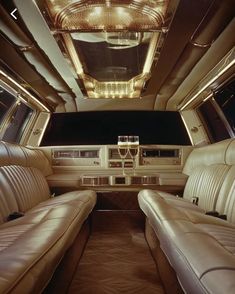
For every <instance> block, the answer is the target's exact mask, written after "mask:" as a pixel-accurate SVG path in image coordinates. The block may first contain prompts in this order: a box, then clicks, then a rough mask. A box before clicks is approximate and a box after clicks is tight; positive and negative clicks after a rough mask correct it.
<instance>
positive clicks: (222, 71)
mask: <svg viewBox="0 0 235 294" xmlns="http://www.w3.org/2000/svg"><path fill="white" fill-rule="evenodd" d="M225 61H226V60H225ZM234 64H235V59H233V60H232V61H231V62H230V63H229V64H228V65H226V66H225V67H224V68H223V69H222V70H221V71H220V72H219V73H218V74H217V75H215V76H214V77H213V78H212V79H211V80H209V82H207V83H206V84H205V85H204V86H203V87H202V88H201V90H199V91H198V92H197V93H196V94H195V95H194V96H193V97H192V98H191V99H190V100H189V101H188V102H187V103H186V104H185V105H184V106H182V107H181V108H180V110H184V109H185V108H186V107H187V106H188V105H189V104H190V103H191V102H192V101H193V100H194V99H195V98H196V97H198V96H199V95H200V94H201V93H202V92H203V91H204V90H205V89H206V88H207V87H208V86H210V85H211V84H212V83H214V82H215V81H216V80H217V79H218V78H219V77H220V76H222V75H223V73H225V72H226V71H227V70H228V69H229V68H230V67H232V66H233V65H234Z"/></svg>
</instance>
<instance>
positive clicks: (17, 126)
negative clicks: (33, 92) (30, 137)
mask: <svg viewBox="0 0 235 294" xmlns="http://www.w3.org/2000/svg"><path fill="white" fill-rule="evenodd" d="M33 113H34V110H33V109H32V108H30V107H29V106H27V105H26V104H25V103H23V102H21V101H20V100H19V99H17V98H16V97H15V96H14V95H13V94H11V93H10V92H8V91H7V90H5V89H4V88H3V87H1V86H0V126H1V132H2V135H1V139H2V140H4V141H7V142H10V143H19V142H20V140H21V137H22V135H23V133H24V131H25V128H26V126H27V124H28V123H29V121H30V118H31V116H32V114H33Z"/></svg>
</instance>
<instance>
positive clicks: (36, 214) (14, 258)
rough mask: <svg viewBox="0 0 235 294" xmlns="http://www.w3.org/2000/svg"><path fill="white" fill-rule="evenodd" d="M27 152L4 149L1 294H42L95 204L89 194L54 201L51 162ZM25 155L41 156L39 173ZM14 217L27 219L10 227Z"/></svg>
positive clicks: (0, 174)
mask: <svg viewBox="0 0 235 294" xmlns="http://www.w3.org/2000/svg"><path fill="white" fill-rule="evenodd" d="M27 149H28V148H25V147H20V146H14V145H12V144H6V143H1V144H0V162H1V165H2V166H1V167H0V293H40V292H42V290H43V289H44V288H45V286H46V285H47V283H48V281H49V280H50V278H51V277H52V275H53V273H54V271H55V269H56V267H57V265H58V264H59V262H60V260H61V259H62V257H63V256H64V254H65V252H66V250H67V249H68V248H69V247H70V246H71V244H72V243H73V241H74V239H75V238H76V236H77V235H78V233H79V231H80V228H81V226H82V225H83V223H84V221H85V220H86V219H87V217H88V216H89V214H90V212H91V211H92V209H93V207H94V205H95V203H96V193H95V192H94V191H89V190H86V191H74V192H69V193H65V194H63V195H61V196H58V197H51V195H50V190H49V187H48V184H47V182H46V179H45V176H44V175H43V172H44V173H45V174H48V171H49V170H50V166H49V163H48V160H47V159H46V158H45V157H43V154H42V153H41V152H40V151H36V150H35V152H36V153H34V150H30V149H28V151H26V150H27ZM22 150H23V151H22ZM1 154H2V155H3V156H2V157H1ZM14 154H15V155H16V163H17V165H14V164H13V162H14ZM25 154H31V155H33V154H36V158H35V160H36V163H35V165H36V167H35V166H33V163H34V161H33V156H31V158H30V161H29V160H27V156H25ZM38 156H39V158H40V159H41V161H43V162H44V163H45V164H46V166H47V167H48V168H46V169H45V167H43V166H42V165H41V163H40V164H39V163H38V162H37V159H38ZM22 158H23V159H22ZM19 164H21V165H19ZM40 169H41V170H40ZM15 212H20V213H22V216H21V217H19V218H17V219H14V220H11V221H8V217H9V215H10V214H12V213H15Z"/></svg>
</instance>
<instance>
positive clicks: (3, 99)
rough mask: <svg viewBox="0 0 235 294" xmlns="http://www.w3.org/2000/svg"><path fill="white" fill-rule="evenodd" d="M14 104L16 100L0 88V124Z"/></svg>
mask: <svg viewBox="0 0 235 294" xmlns="http://www.w3.org/2000/svg"><path fill="white" fill-rule="evenodd" d="M15 102H16V98H15V97H14V96H13V95H11V94H10V93H8V92H7V91H6V90H4V89H3V88H2V87H0V124H1V123H2V121H3V119H4V117H5V116H6V114H7V112H8V110H9V109H10V108H11V106H12V105H13V104H14V103H15Z"/></svg>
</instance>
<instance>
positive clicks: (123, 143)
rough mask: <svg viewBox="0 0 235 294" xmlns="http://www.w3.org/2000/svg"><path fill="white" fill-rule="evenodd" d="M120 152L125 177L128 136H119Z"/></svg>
mask: <svg viewBox="0 0 235 294" xmlns="http://www.w3.org/2000/svg"><path fill="white" fill-rule="evenodd" d="M118 152H119V155H120V157H121V159H122V174H123V175H125V171H124V167H125V162H124V159H125V158H126V156H127V153H128V136H118Z"/></svg>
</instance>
